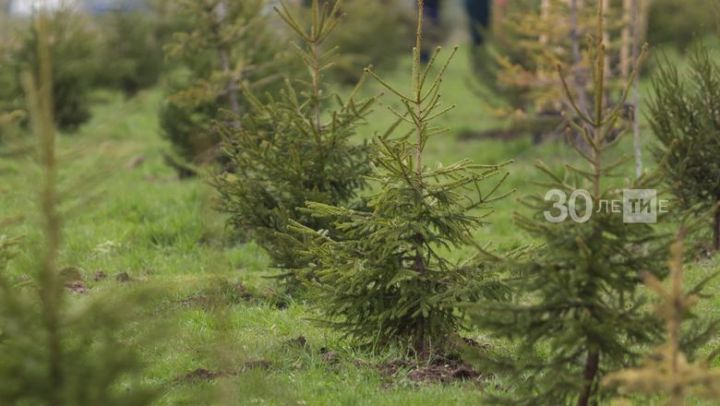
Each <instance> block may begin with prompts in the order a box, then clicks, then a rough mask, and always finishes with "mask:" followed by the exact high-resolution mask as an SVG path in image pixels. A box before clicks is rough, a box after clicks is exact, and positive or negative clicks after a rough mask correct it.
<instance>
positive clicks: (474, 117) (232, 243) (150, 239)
mask: <svg viewBox="0 0 720 406" xmlns="http://www.w3.org/2000/svg"><path fill="white" fill-rule="evenodd" d="M466 66H467V63H466V61H465V58H464V57H463V56H462V55H461V56H460V57H459V59H458V60H457V61H455V63H453V64H452V65H451V69H450V71H449V73H448V75H447V78H446V81H445V83H444V86H445V87H444V92H443V94H444V95H445V99H446V103H447V104H455V105H457V108H456V109H455V111H453V112H451V113H450V114H448V115H447V116H446V117H444V118H443V119H442V124H443V125H446V126H447V127H448V128H449V129H450V132H449V133H448V135H446V136H444V137H443V138H436V139H435V140H434V141H431V144H430V145H429V146H428V153H429V155H430V159H427V162H428V164H434V162H436V161H437V162H444V163H446V164H447V163H451V162H453V161H455V160H458V159H462V158H470V159H472V160H474V161H476V162H480V163H498V162H503V161H507V160H511V159H512V160H514V164H513V165H511V166H510V167H509V171H510V177H509V179H508V182H507V184H506V188H507V189H513V188H515V189H518V192H516V193H515V194H513V195H512V196H511V197H509V198H507V199H506V200H504V201H502V202H499V203H498V204H496V207H495V213H494V214H493V215H492V216H491V217H490V221H491V223H492V224H490V225H488V226H487V227H486V228H485V229H483V230H481V231H480V232H479V233H478V235H477V238H478V240H479V241H482V242H484V243H488V244H491V245H492V246H493V247H494V249H497V250H499V251H502V250H505V249H509V248H513V247H517V246H521V245H525V244H529V243H532V241H529V240H528V239H527V237H526V236H525V235H524V233H523V232H522V231H521V230H519V229H518V228H517V227H516V226H514V225H513V222H512V216H513V213H514V212H515V211H518V210H522V208H521V207H520V205H519V204H518V203H517V199H518V198H519V197H520V196H522V195H524V194H527V193H530V192H532V191H539V190H541V189H540V187H538V186H534V185H533V182H534V181H539V180H542V179H543V177H542V176H541V175H540V174H539V173H538V171H536V170H535V169H534V167H533V165H534V162H535V161H536V160H537V159H543V160H544V161H546V162H547V163H548V164H549V165H551V166H552V167H554V168H561V166H562V164H563V163H564V162H567V161H572V160H574V159H575V158H574V157H573V154H572V152H571V151H570V150H569V148H567V147H565V146H564V145H563V144H562V143H560V142H547V143H545V144H543V145H541V146H534V145H532V143H531V141H530V140H529V138H523V139H517V140H511V141H501V140H483V141H479V140H474V141H459V140H457V139H456V136H455V135H456V134H457V133H458V132H460V131H463V130H466V129H471V130H483V129H487V128H491V127H492V126H494V125H496V124H497V120H496V119H495V118H493V117H492V116H491V115H490V114H488V113H487V111H488V109H487V108H486V107H485V104H484V103H483V102H482V100H480V99H479V98H478V96H477V95H476V94H475V93H473V92H472V91H471V90H470V89H471V87H470V86H468V81H469V80H470V77H469V72H468V69H467V68H466ZM391 80H392V81H393V82H394V83H405V82H404V81H407V80H406V78H405V77H404V76H401V75H400V73H397V74H392V75H391ZM378 90H379V87H378V86H377V85H374V84H370V85H369V86H368V89H367V90H366V91H367V92H368V94H370V93H373V92H375V91H378ZM389 99H390V98H389V97H385V98H384V99H383V100H389ZM161 101H162V92H161V91H160V90H153V91H149V92H144V93H141V94H139V95H138V96H137V97H136V98H134V99H131V100H124V99H122V98H120V97H119V96H116V95H112V94H99V95H98V101H97V103H96V105H95V107H94V118H93V120H92V122H91V123H90V124H88V125H86V126H85V127H83V128H82V129H81V130H80V132H79V133H78V134H73V135H65V136H63V137H61V139H60V151H61V155H62V156H63V160H62V167H63V171H62V175H63V176H62V179H63V182H62V186H63V188H64V189H65V190H66V191H67V192H68V196H69V197H68V198H67V199H66V204H65V206H64V208H65V209H66V211H67V221H66V224H65V233H64V248H63V251H62V263H61V265H62V267H63V268H74V269H77V270H78V271H80V273H81V274H82V276H83V279H84V281H85V284H86V286H87V287H88V288H89V292H88V293H87V294H82V295H76V294H73V295H71V296H72V299H71V301H72V302H73V304H76V305H78V306H79V305H81V304H82V302H83V301H84V300H87V298H88V297H100V296H101V295H113V296H118V297H121V296H122V295H124V294H127V293H130V292H132V291H135V290H140V289H150V290H151V291H152V292H153V299H152V300H151V301H150V302H149V303H150V304H149V305H148V307H147V308H145V309H143V312H142V313H143V315H144V317H143V318H142V319H139V321H138V322H136V323H133V324H132V325H131V326H128V332H127V334H128V345H133V343H135V342H136V341H135V340H134V339H133V337H135V336H137V335H141V334H142V333H148V332H152V333H153V334H160V336H161V339H160V340H156V341H150V342H152V343H153V344H152V345H148V344H138V345H140V346H141V348H140V349H141V351H142V354H143V357H144V358H145V360H146V361H147V364H148V366H149V368H148V371H147V376H146V378H145V379H146V380H147V382H148V383H153V384H160V385H161V387H162V395H161V396H160V398H159V400H158V404H160V405H182V404H188V405H197V404H227V403H230V404H233V403H236V404H255V403H257V404H280V405H283V404H307V405H433V404H434V405H452V404H458V405H465V404H478V403H479V402H480V398H481V393H482V390H487V389H490V390H494V388H495V387H496V386H498V385H499V384H501V383H502V382H499V381H496V380H495V379H494V378H492V377H491V376H490V375H491V374H492V371H481V372H483V373H484V374H485V376H484V377H483V379H481V380H472V381H469V382H464V383H462V382H454V383H449V384H428V383H423V384H419V383H417V382H416V381H415V380H413V379H412V376H411V375H409V374H408V371H407V369H406V368H403V366H402V365H401V366H399V367H398V368H397V371H394V372H395V373H394V374H390V373H387V372H383V370H382V368H379V367H378V365H386V366H387V365H389V364H390V363H391V362H392V361H394V360H397V359H398V358H402V356H403V354H400V353H397V352H393V351H392V350H390V351H383V352H374V351H372V350H366V349H357V348H353V347H352V346H350V345H349V344H348V342H347V341H344V340H343V339H342V338H341V337H340V336H338V335H337V334H336V333H334V332H333V331H331V330H329V329H326V328H323V327H322V326H320V325H319V324H318V323H316V322H314V321H313V319H314V318H316V317H317V314H315V313H314V312H313V311H312V310H311V308H310V306H309V305H308V304H307V303H305V302H304V301H302V300H301V299H290V298H286V297H283V296H282V295H281V294H280V293H279V292H278V291H277V289H276V288H275V286H274V282H273V280H272V279H269V278H268V277H269V276H272V275H273V274H274V271H273V270H272V269H270V268H269V265H268V264H269V262H268V259H267V257H266V255H265V253H264V252H263V251H262V249H260V248H259V247H258V246H257V245H255V244H254V243H252V242H242V241H238V240H237V238H233V237H232V235H231V233H230V230H226V229H225V226H224V217H223V215H222V214H220V213H218V212H216V211H215V210H214V206H215V204H216V201H215V199H216V195H215V193H214V191H213V189H212V187H211V186H209V185H208V183H207V181H206V180H205V179H203V178H202V177H199V178H195V179H190V180H183V181H180V180H178V179H177V177H176V176H175V173H174V171H173V169H171V168H170V167H168V166H166V165H165V164H164V161H163V151H164V150H167V149H168V148H169V145H167V143H166V142H165V141H164V140H163V139H162V138H161V136H160V132H159V129H158V124H157V120H156V116H157V108H158V107H159V105H160V103H161ZM386 102H388V103H389V101H386ZM372 117H373V118H372V120H371V123H369V124H368V126H367V127H366V128H365V129H364V135H369V134H372V133H373V132H374V131H375V130H381V129H382V128H383V127H384V126H386V125H387V124H389V123H390V122H391V120H392V117H391V116H390V114H389V113H388V112H387V111H385V107H384V106H382V105H378V106H377V107H376V112H375V114H374V115H373V116H372ZM644 135H645V136H648V137H649V133H648V132H647V131H645V133H644ZM621 149H622V150H623V151H625V152H629V151H630V146H629V143H627V142H626V143H624V144H623V145H622V146H621ZM646 159H647V157H646ZM647 160H649V159H647ZM632 173H633V172H632V167H631V165H628V168H627V174H628V177H631V176H633V175H632ZM38 176H39V173H38V170H37V169H36V168H35V166H34V163H33V160H32V158H31V157H30V156H28V155H24V156H20V157H14V158H1V159H0V196H2V199H1V200H0V213H1V214H2V215H3V216H6V215H7V216H18V217H21V218H22V220H21V221H19V222H18V223H17V224H16V225H14V226H12V227H10V228H9V229H7V230H6V232H7V234H9V235H13V236H22V238H23V242H22V246H21V249H20V253H19V256H18V257H17V258H16V259H15V260H13V262H12V263H11V266H10V272H11V274H12V276H13V278H14V280H15V281H17V283H19V284H21V283H22V281H23V279H24V277H23V272H27V270H28V266H29V264H32V263H33V260H34V259H35V258H36V257H37V255H38V244H37V243H36V242H37V241H38V238H39V236H38V235H37V222H36V221H35V219H34V216H35V214H34V213H35V212H36V211H37V210H36V205H35V197H36V192H37V190H36V188H35V186H36V184H37V179H38ZM619 181H622V179H620V180H619ZM460 254H461V253H449V254H448V255H452V256H459V255H460ZM715 269H717V261H715V260H708V259H703V260H700V261H699V262H697V263H694V264H692V265H690V266H689V267H688V278H689V279H690V280H699V279H700V278H702V277H703V276H704V275H706V274H708V273H709V272H711V271H713V270H715ZM120 274H127V276H129V278H130V281H129V282H127V281H121V280H120V279H123V278H122V277H120V278H118V275H120ZM712 290H717V289H712ZM718 304H720V303H717V299H707V300H704V301H703V302H702V304H701V306H702V309H701V311H700V312H699V313H700V314H703V315H715V314H716V313H717V312H718V311H719V310H718V309H720V306H718ZM463 335H464V336H467V337H470V338H473V339H475V340H476V341H478V342H481V343H485V342H488V340H489V338H488V336H487V334H486V333H485V332H483V331H466V332H463ZM300 337H302V338H300ZM137 342H138V343H140V342H141V341H137ZM714 344H718V343H717V342H716V343H714ZM218 396H220V397H219V398H218ZM223 399H228V400H229V401H227V402H224V401H223ZM645 404H647V403H645Z"/></svg>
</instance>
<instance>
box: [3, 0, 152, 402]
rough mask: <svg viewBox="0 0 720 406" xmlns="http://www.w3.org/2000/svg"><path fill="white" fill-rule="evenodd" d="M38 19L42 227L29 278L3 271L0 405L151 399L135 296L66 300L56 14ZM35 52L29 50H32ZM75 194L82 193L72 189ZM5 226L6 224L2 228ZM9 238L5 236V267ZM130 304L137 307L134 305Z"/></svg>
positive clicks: (36, 110) (35, 90) (68, 276)
mask: <svg viewBox="0 0 720 406" xmlns="http://www.w3.org/2000/svg"><path fill="white" fill-rule="evenodd" d="M34 20H35V24H34V30H33V31H34V45H35V48H34V49H33V50H32V51H33V52H34V53H35V55H34V56H33V57H32V58H33V60H34V61H36V64H35V65H34V66H28V70H27V71H26V72H25V73H24V74H23V85H24V89H25V90H26V98H27V103H26V105H27V107H28V110H29V112H30V116H31V119H32V129H33V131H34V133H35V137H36V145H37V147H38V151H37V152H38V153H37V156H38V163H39V168H40V173H41V176H40V178H39V179H38V184H39V192H38V199H37V206H38V214H39V224H38V228H39V229H40V230H41V232H40V235H41V237H40V238H39V240H38V241H36V242H35V244H33V247H34V249H36V250H37V252H36V255H35V256H33V258H32V260H31V261H30V262H29V263H21V264H19V268H21V269H23V270H24V271H25V275H26V276H27V277H28V279H27V280H26V281H25V283H22V284H21V283H19V281H17V280H13V279H12V278H10V276H9V275H8V274H7V272H2V273H0V403H2V404H49V405H70V404H103V405H144V404H149V403H150V401H151V400H152V399H153V397H154V395H155V391H152V390H149V388H148V387H145V386H144V384H143V383H141V382H140V381H139V380H138V373H139V372H140V371H142V370H143V366H142V363H141V362H140V359H139V358H138V357H137V355H136V354H135V352H134V350H133V349H130V348H129V346H127V345H126V343H125V342H124V340H123V339H124V335H123V328H124V326H125V325H126V323H127V321H128V320H129V318H134V317H137V316H138V313H136V312H133V311H132V307H133V305H134V304H137V302H136V301H135V300H132V299H131V298H130V297H124V298H123V299H122V303H123V307H122V308H121V307H119V302H117V301H116V300H115V299H113V298H110V297H103V298H100V297H97V298H95V299H94V300H92V301H86V302H70V301H69V300H67V294H68V293H67V284H68V283H70V282H72V281H74V280H73V279H72V277H73V276H72V273H71V272H64V271H61V269H60V264H59V262H60V250H61V247H62V238H63V220H64V218H63V212H64V210H63V207H62V204H67V202H66V201H64V200H65V199H63V198H62V197H67V196H68V191H67V190H61V189H60V187H59V184H60V180H59V165H58V153H57V151H56V146H57V141H56V131H55V124H54V122H53V113H54V110H56V109H55V108H54V106H55V104H54V103H53V100H52V97H53V93H54V91H55V89H56V87H55V86H53V85H52V73H53V72H54V71H55V70H53V69H52V62H51V61H52V55H53V53H52V52H51V40H52V37H51V34H52V33H54V32H55V31H53V28H54V25H53V22H54V21H55V20H54V19H53V17H50V16H48V15H47V14H45V13H44V12H40V13H39V14H38V15H37V16H36V18H35V19H34ZM28 52H30V51H29V50H28ZM71 192H72V193H78V191H77V190H72V191H71ZM3 226H4V224H3V223H1V222H0V228H2V227H3ZM7 247H8V239H7V238H6V237H4V236H0V271H4V269H1V268H2V267H4V265H5V263H6V260H7ZM126 305H130V307H127V306H126Z"/></svg>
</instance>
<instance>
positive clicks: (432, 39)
mask: <svg viewBox="0 0 720 406" xmlns="http://www.w3.org/2000/svg"><path fill="white" fill-rule="evenodd" d="M441 4H442V2H441V1H440V0H425V8H424V9H423V17H424V20H425V33H426V35H425V36H426V37H427V39H428V40H427V41H426V42H425V43H426V44H427V45H428V46H426V47H424V48H423V49H421V50H420V60H421V61H422V62H427V61H428V59H430V54H431V53H432V51H431V49H432V48H433V47H435V46H436V45H437V44H436V42H437V39H438V38H439V37H440V33H439V32H440V29H441V27H440V6H441Z"/></svg>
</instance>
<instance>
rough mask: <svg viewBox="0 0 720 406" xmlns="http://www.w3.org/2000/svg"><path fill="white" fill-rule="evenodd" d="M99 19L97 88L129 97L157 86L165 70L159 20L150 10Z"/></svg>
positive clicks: (119, 11) (110, 14)
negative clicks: (99, 46) (116, 91)
mask: <svg viewBox="0 0 720 406" xmlns="http://www.w3.org/2000/svg"><path fill="white" fill-rule="evenodd" d="M97 18H98V25H99V27H100V29H101V34H102V35H101V37H102V38H101V40H100V44H101V49H100V55H99V57H100V58H101V62H100V69H99V72H98V75H97V78H96V81H97V83H96V86H98V87H108V88H111V89H119V90H121V91H122V92H123V93H124V94H125V95H126V96H127V97H132V96H134V95H135V94H136V93H137V92H139V91H141V90H143V89H147V88H150V87H152V86H155V85H156V84H157V83H158V81H159V80H160V75H161V74H162V73H163V69H164V62H163V55H162V44H161V43H160V40H161V35H160V32H159V31H160V28H161V24H160V21H159V17H158V16H157V15H155V14H154V13H153V12H151V11H149V10H145V11H127V10H114V11H112V12H110V13H108V14H106V15H102V16H99V17H97Z"/></svg>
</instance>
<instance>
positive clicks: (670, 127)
mask: <svg viewBox="0 0 720 406" xmlns="http://www.w3.org/2000/svg"><path fill="white" fill-rule="evenodd" d="M649 110H650V114H649V118H650V125H651V127H652V129H653V132H654V133H655V136H656V137H657V139H658V141H659V145H658V146H657V148H656V149H655V151H654V152H655V156H656V158H657V159H658V161H659V162H660V166H661V168H662V169H663V171H664V173H665V179H666V180H667V182H666V183H667V185H668V186H669V188H670V190H671V191H672V193H673V194H674V195H675V197H676V198H677V201H678V203H679V205H680V206H681V207H684V208H686V209H696V210H703V211H704V210H709V209H713V208H714V212H715V220H714V225H713V232H714V238H713V245H714V248H715V250H718V249H720V161H718V160H717V159H715V157H716V156H717V154H718V153H720V143H719V142H718V139H719V137H720V64H718V63H717V62H715V61H713V60H712V59H711V57H710V52H709V51H708V50H707V49H705V48H699V49H698V50H697V51H696V52H695V53H694V54H693V55H692V57H691V58H690V73H689V74H688V75H681V74H680V72H679V71H678V69H677V67H676V66H675V65H674V64H673V63H671V62H670V61H665V62H664V63H662V64H661V66H660V68H659V71H658V73H657V75H656V76H655V77H654V79H653V97H652V100H651V101H650V103H649ZM696 212H699V211H696Z"/></svg>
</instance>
